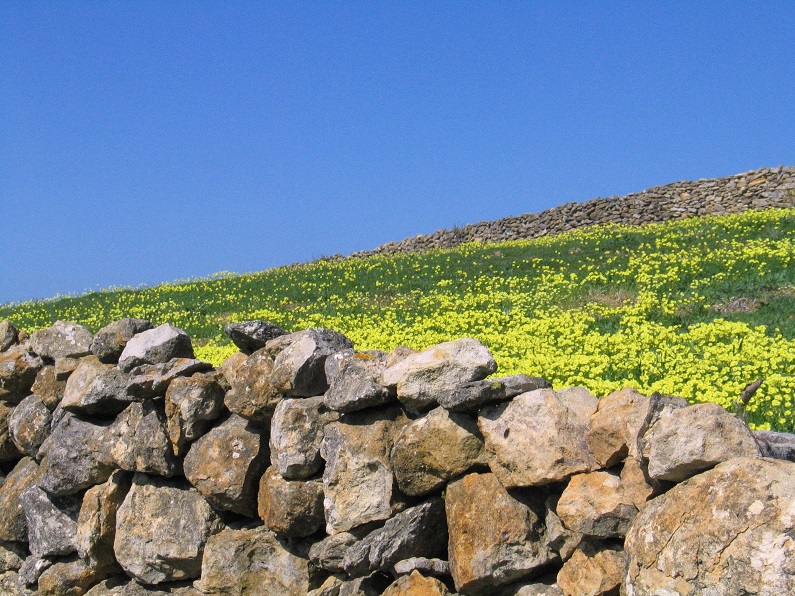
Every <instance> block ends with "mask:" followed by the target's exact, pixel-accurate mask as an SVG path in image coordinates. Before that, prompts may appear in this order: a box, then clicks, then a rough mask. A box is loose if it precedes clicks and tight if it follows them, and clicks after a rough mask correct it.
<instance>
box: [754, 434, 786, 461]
mask: <svg viewBox="0 0 795 596" xmlns="http://www.w3.org/2000/svg"><path fill="white" fill-rule="evenodd" d="M754 438H755V439H756V442H757V444H758V445H759V447H760V449H761V452H762V455H763V456H764V457H772V458H774V459H784V460H787V461H791V462H795V434H792V433H780V432H775V431H772V430H757V431H754Z"/></svg>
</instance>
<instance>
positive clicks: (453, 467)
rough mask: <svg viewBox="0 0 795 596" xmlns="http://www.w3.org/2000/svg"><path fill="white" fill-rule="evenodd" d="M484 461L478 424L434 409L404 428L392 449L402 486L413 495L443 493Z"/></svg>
mask: <svg viewBox="0 0 795 596" xmlns="http://www.w3.org/2000/svg"><path fill="white" fill-rule="evenodd" d="M484 461H485V460H484V454H483V436H482V435H481V434H480V431H479V430H478V425H477V421H476V420H475V419H474V418H471V417H469V416H467V415H466V414H461V413H457V412H448V411H447V410H446V409H444V408H436V409H434V410H431V412H430V413H428V414H426V415H425V416H423V417H422V418H418V419H416V420H412V421H411V422H410V423H409V424H407V425H406V426H404V427H403V429H402V430H401V431H400V433H399V434H398V436H397V439H395V446H394V448H393V449H392V463H393V466H394V469H395V478H396V479H397V483H398V486H399V487H400V490H402V491H403V492H404V493H406V494H407V495H412V496H418V495H425V494H429V493H432V492H433V491H435V490H440V489H441V488H443V487H444V485H445V484H446V483H447V482H448V481H449V480H452V479H453V478H456V477H457V476H460V475H462V474H464V473H465V472H467V471H468V470H470V469H471V468H472V467H473V466H475V465H477V464H480V463H483V462H484Z"/></svg>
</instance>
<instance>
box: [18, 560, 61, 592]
mask: <svg viewBox="0 0 795 596" xmlns="http://www.w3.org/2000/svg"><path fill="white" fill-rule="evenodd" d="M52 564H53V559H52V558H49V557H45V558H42V557H37V556H36V555H30V556H29V557H28V558H27V559H25V561H24V562H23V563H22V567H20V568H19V581H20V584H21V585H24V586H33V585H35V584H36V582H37V581H38V580H39V576H40V575H41V574H42V573H43V572H44V571H45V570H46V569H48V568H49V567H50V566H51V565H52Z"/></svg>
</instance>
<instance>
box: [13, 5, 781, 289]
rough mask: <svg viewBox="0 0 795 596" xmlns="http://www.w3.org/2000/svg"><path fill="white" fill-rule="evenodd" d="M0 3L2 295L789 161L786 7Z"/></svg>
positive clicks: (401, 230) (240, 267)
mask: <svg viewBox="0 0 795 596" xmlns="http://www.w3.org/2000/svg"><path fill="white" fill-rule="evenodd" d="M1 4H2V5H1V6H0V223H2V229H3V234H2V238H3V248H2V253H1V254H0V303H3V302H9V301H20V300H27V299H33V298H45V297H50V296H54V295H56V294H59V293H61V294H66V293H80V292H83V291H87V290H93V289H99V288H103V287H108V286H124V285H133V286H135V285H139V284H155V283H160V282H164V281H169V280H175V279H182V278H189V277H197V276H206V275H210V274H212V273H215V272H218V271H235V272H247V271H257V270H261V269H266V268H269V267H274V266H278V265H283V264H289V263H294V262H299V261H306V260H310V259H313V258H317V257H320V256H322V255H329V254H334V253H343V254H347V253H350V252H353V251H356V250H359V249H365V248H373V247H375V246H377V245H379V244H382V243H384V242H388V241H391V240H400V239H402V238H405V237H407V236H411V235H414V234H417V233H429V232H432V231H434V230H437V229H441V228H451V227H453V226H455V225H458V226H462V225H464V224H467V223H474V222H476V221H482V220H491V219H497V218H500V217H505V216H508V215H518V214H521V213H527V212H536V211H541V210H543V209H546V208H549V207H552V206H555V205H558V204H561V203H564V202H568V201H584V200H588V199H591V198H594V197H597V196H611V195H621V194H626V193H629V192H635V191H640V190H643V189H645V188H648V187H650V186H655V185H658V184H665V183H669V182H674V181H677V180H682V179H698V178H710V177H715V176H725V175H730V174H735V173H738V172H742V171H746V170H749V169H755V168H758V167H761V166H778V165H779V164H785V165H793V164H795V34H794V33H793V32H795V3H793V2H791V1H782V2H729V1H724V2H673V1H666V2H657V3H650V2H608V1H604V2H596V1H591V2H543V1H534V2H521V3H520V2H429V1H423V2H411V1H406V2H370V1H367V2H344V3H342V2H304V3H301V2H295V1H292V2H276V1H268V2H246V1H240V2H221V1H217V2H201V1H198V0H192V1H185V2H179V1H171V2H162V1H158V2H146V1H125V2H113V1H107V2H99V1H93V2H80V1H68V2H52V1H47V2H31V1H23V0H17V1H13V2H3V3H1Z"/></svg>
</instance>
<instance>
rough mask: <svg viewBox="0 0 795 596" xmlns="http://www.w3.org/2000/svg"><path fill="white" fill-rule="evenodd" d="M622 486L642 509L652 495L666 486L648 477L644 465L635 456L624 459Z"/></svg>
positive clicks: (627, 495) (661, 491)
mask: <svg viewBox="0 0 795 596" xmlns="http://www.w3.org/2000/svg"><path fill="white" fill-rule="evenodd" d="M620 476H621V487H622V488H623V490H624V495H625V496H626V498H627V499H629V501H630V502H631V503H632V504H633V505H635V508H636V509H637V510H638V511H640V510H641V509H643V508H644V507H645V506H646V503H647V502H648V501H649V499H651V498H652V497H655V496H657V495H659V494H661V493H663V492H665V490H664V489H665V488H667V487H663V486H661V485H662V484H666V483H660V482H656V481H654V480H651V479H650V478H647V477H646V474H645V472H644V471H643V466H642V465H641V463H640V462H639V461H638V460H636V459H635V458H634V457H629V458H627V459H626V460H625V461H624V465H623V466H622V468H621V475H620Z"/></svg>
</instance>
